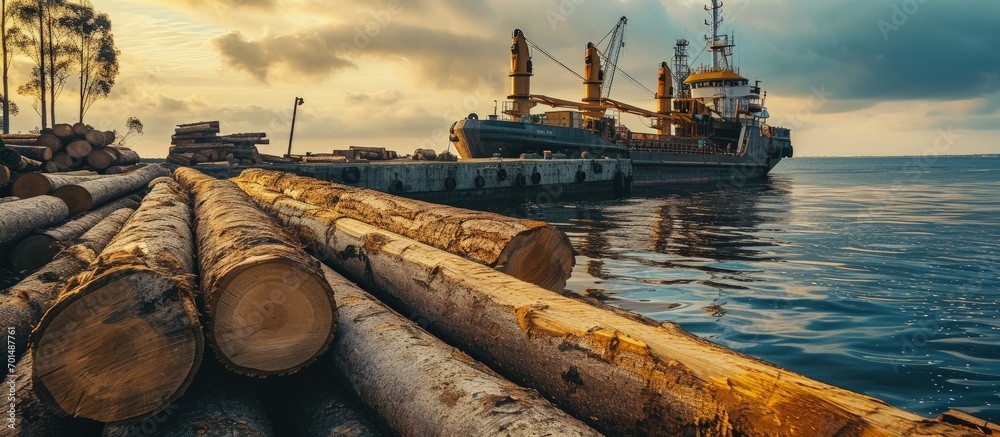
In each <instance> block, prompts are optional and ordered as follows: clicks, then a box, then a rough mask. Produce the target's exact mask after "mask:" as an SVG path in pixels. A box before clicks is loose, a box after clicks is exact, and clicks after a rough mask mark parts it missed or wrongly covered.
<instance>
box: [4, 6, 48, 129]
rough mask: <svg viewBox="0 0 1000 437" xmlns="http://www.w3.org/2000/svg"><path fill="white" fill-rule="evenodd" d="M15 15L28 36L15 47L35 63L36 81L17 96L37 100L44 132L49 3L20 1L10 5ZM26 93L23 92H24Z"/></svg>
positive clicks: (33, 73) (22, 36)
mask: <svg viewBox="0 0 1000 437" xmlns="http://www.w3.org/2000/svg"><path fill="white" fill-rule="evenodd" d="M11 8H13V14H14V16H15V17H16V18H17V21H18V22H20V23H21V26H22V27H23V28H24V30H25V33H23V34H21V35H20V36H19V37H18V39H17V40H16V41H15V46H16V47H17V48H18V49H19V50H20V51H21V52H22V53H24V54H25V55H26V56H28V57H29V58H31V60H33V61H35V68H34V69H33V70H32V76H33V79H32V80H31V81H30V82H29V83H27V84H25V85H22V86H21V87H19V88H18V90H17V92H18V94H21V95H25V96H29V97H35V98H36V99H38V101H37V103H36V104H37V106H35V105H32V106H34V107H35V110H36V111H38V113H39V114H40V115H41V116H42V129H44V128H47V127H49V125H48V111H47V109H48V106H47V102H46V100H47V98H46V96H47V94H46V83H45V82H46V81H45V75H46V72H47V71H48V70H47V68H46V58H47V53H46V52H45V47H46V42H45V15H46V11H47V9H48V5H47V0H21V1H18V2H15V3H14V4H12V5H11ZM22 90H23V91H22Z"/></svg>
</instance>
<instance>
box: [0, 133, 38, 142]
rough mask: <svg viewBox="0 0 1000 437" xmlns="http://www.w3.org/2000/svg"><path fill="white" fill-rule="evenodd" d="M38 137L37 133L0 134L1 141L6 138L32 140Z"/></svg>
mask: <svg viewBox="0 0 1000 437" xmlns="http://www.w3.org/2000/svg"><path fill="white" fill-rule="evenodd" d="M35 138H38V134H0V139H2V140H3V141H5V142H6V141H7V140H25V139H28V140H33V139H35Z"/></svg>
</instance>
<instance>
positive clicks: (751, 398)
mask: <svg viewBox="0 0 1000 437" xmlns="http://www.w3.org/2000/svg"><path fill="white" fill-rule="evenodd" d="M254 200H255V201H257V202H258V204H259V205H261V206H262V208H264V209H266V210H268V212H270V213H272V214H273V215H275V216H277V217H279V221H281V222H282V223H283V224H285V225H286V226H288V227H289V228H291V229H295V230H298V231H299V232H300V233H301V234H302V236H303V237H304V238H305V239H306V240H308V241H311V244H313V245H314V249H315V250H317V251H319V252H321V254H322V255H323V256H324V257H326V258H327V262H329V263H333V264H334V265H336V266H337V268H338V270H340V271H341V273H345V274H346V275H347V276H348V278H349V279H352V280H354V281H357V282H358V283H360V284H362V285H363V286H365V287H366V288H367V289H369V290H378V291H379V293H380V295H382V296H384V297H385V299H389V300H390V301H391V302H396V303H397V304H399V305H400V307H403V308H407V309H408V310H409V311H411V312H412V314H411V315H410V316H411V317H414V318H419V319H421V320H426V321H427V323H428V326H429V328H430V330H431V331H433V332H434V333H435V334H437V335H438V336H439V337H441V338H442V339H444V340H446V341H449V342H450V343H451V344H455V345H458V346H459V347H461V348H462V349H463V350H464V351H466V352H468V353H469V354H470V355H472V356H473V357H475V358H477V359H479V360H481V361H482V362H484V363H485V364H487V365H489V366H490V367H492V368H494V369H502V371H503V373H504V375H505V376H507V377H508V378H510V379H511V380H512V381H514V382H517V383H520V384H523V385H526V386H530V387H533V388H535V389H537V390H539V391H540V392H541V393H542V394H544V395H545V396H546V397H547V398H549V399H555V400H557V402H558V403H559V405H560V407H562V408H563V409H564V410H566V411H567V412H569V413H571V414H573V415H574V416H575V417H577V418H580V419H582V420H584V421H585V422H586V423H588V424H589V425H591V426H593V427H595V428H596V429H597V430H598V431H601V432H604V433H608V434H616V435H622V434H627V435H746V436H750V435H755V436H756V435H761V436H762V435H903V436H915V435H942V436H957V435H970V430H969V429H968V428H963V427H960V426H954V425H948V424H944V423H939V422H934V421H931V420H927V419H925V418H922V417H920V416H917V415H915V414H912V413H908V412H905V411H902V410H899V409H896V408H893V407H890V406H888V405H886V404H885V403H884V402H881V401H879V400H877V399H874V398H870V397H867V396H863V395H859V394H856V393H852V392H849V391H847V390H843V389H840V388H837V387H833V386H830V385H827V384H823V383H821V382H817V381H814V380H811V379H808V378H806V377H803V376H801V375H798V374H796V373H793V372H790V371H787V370H785V369H781V368H779V367H776V366H774V365H772V364H769V363H766V362H763V361H761V360H757V359H754V358H752V357H748V356H746V355H743V354H740V353H738V352H734V351H732V350H729V349H726V348H724V347H722V346H718V345H715V344H712V343H710V342H708V341H706V340H703V339H700V338H698V337H695V336H693V335H691V334H688V333H687V332H686V331H684V330H683V329H681V328H680V327H679V326H677V325H674V324H670V323H660V322H655V321H651V320H645V319H641V318H638V317H635V318H628V317H623V316H621V315H618V314H615V313H612V312H609V311H605V310H602V309H599V308H595V307H593V306H590V305H587V304H586V303H583V302H579V301H576V300H573V299H570V298H567V297H564V296H561V295H558V294H556V293H552V292H549V291H547V290H545V289H543V288H540V287H537V286H534V285H531V284H528V283H526V282H523V281H519V280H517V279H515V278H513V277H511V276H508V275H504V274H501V273H499V272H497V271H495V270H493V269H490V268H488V267H486V266H483V265H480V264H477V263H475V262H472V261H469V260H467V259H465V258H462V257H459V256H456V255H452V254H449V253H447V252H443V251H441V250H438V249H435V248H432V247H430V246H427V245H425V244H421V243H418V242H415V241H413V240H409V239H406V238H404V237H401V236H398V235H394V234H391V233H389V232H386V231H383V230H381V229H378V228H375V227H373V226H371V225H367V224H364V223H361V222H359V221H357V220H353V219H348V218H339V217H337V216H336V215H334V214H331V213H330V212H329V211H323V210H321V209H319V208H317V207H314V206H311V205H308V204H305V203H302V202H298V201H295V200H292V199H290V198H288V197H287V196H282V195H280V194H278V193H274V192H271V193H270V194H268V193H267V192H262V193H260V195H258V194H255V195H254ZM345 319H347V317H345ZM345 326H346V325H345ZM341 335H345V334H341ZM338 337H339V336H338Z"/></svg>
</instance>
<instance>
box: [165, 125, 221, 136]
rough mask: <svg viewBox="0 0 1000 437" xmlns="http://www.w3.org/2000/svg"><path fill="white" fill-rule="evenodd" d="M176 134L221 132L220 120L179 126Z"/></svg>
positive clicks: (175, 131)
mask: <svg viewBox="0 0 1000 437" xmlns="http://www.w3.org/2000/svg"><path fill="white" fill-rule="evenodd" d="M174 133H175V134H176V135H184V134H191V133H212V134H217V133H219V123H218V122H208V123H202V124H191V125H187V126H182V127H178V128H177V129H174Z"/></svg>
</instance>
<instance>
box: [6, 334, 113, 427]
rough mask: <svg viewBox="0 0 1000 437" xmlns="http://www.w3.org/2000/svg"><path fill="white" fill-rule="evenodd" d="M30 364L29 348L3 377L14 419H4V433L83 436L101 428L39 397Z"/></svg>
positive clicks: (31, 362) (31, 361)
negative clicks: (10, 399) (9, 392)
mask: <svg viewBox="0 0 1000 437" xmlns="http://www.w3.org/2000/svg"><path fill="white" fill-rule="evenodd" d="M19 335H20V334H19ZM25 335H26V333H25ZM32 364H33V360H32V358H31V351H28V352H27V353H25V355H24V358H23V359H21V360H20V361H19V362H18V363H17V366H16V367H15V368H14V372H13V373H11V374H8V375H7V378H6V380H5V381H4V385H3V386H4V388H10V389H11V390H13V398H14V399H13V400H12V402H10V404H11V405H12V406H13V408H14V414H13V417H10V419H13V423H12V422H10V421H7V423H6V424H5V426H4V427H3V428H2V430H3V431H4V432H3V435H12V436H19V437H33V436H66V437H75V436H81V437H82V436H92V435H94V434H95V433H97V432H100V429H101V426H100V425H99V424H98V423H96V422H92V421H88V420H82V419H74V418H70V417H67V416H66V415H65V414H63V413H62V412H61V411H59V410H56V409H54V408H52V407H51V406H50V405H49V404H47V403H45V402H43V401H42V400H41V399H39V397H38V394H37V393H35V389H34V382H33V381H32V379H33V378H32V376H33V375H32ZM8 420H9V419H8Z"/></svg>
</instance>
